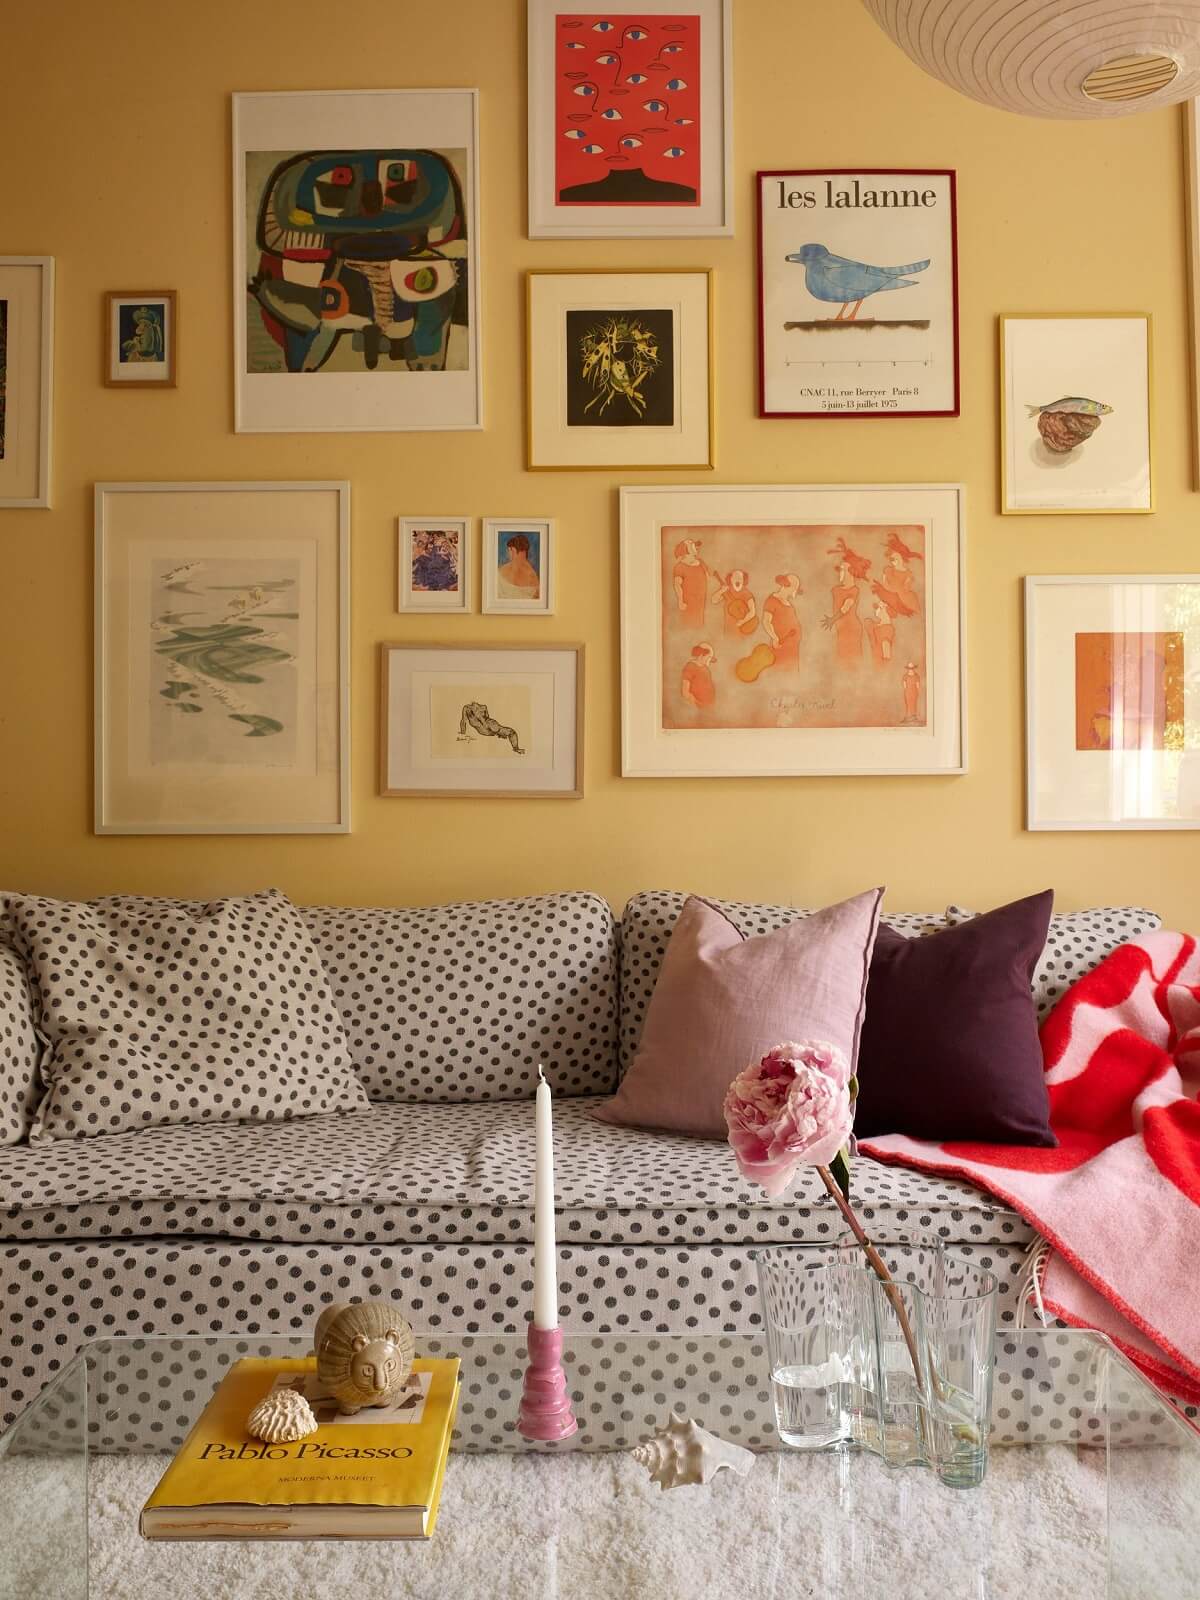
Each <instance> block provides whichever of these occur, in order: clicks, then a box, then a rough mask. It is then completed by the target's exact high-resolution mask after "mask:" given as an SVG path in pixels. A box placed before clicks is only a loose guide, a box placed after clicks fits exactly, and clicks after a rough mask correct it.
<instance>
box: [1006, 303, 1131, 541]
mask: <svg viewBox="0 0 1200 1600" xmlns="http://www.w3.org/2000/svg"><path fill="white" fill-rule="evenodd" d="M1150 343H1151V341H1150V318H1149V316H1148V315H1147V314H1146V313H1145V312H1103V311H1097V312H1087V311H1078V312H1075V311H1071V312H1047V313H1045V314H1042V313H1037V312H1023V313H1021V314H1020V315H1019V316H1003V317H1001V318H1000V484H1001V499H1000V509H1001V511H1002V512H1003V513H1004V514H1005V515H1007V516H1013V515H1016V516H1022V515H1024V516H1030V515H1033V516H1048V515H1055V514H1058V515H1068V514H1073V515H1076V516H1079V515H1087V514H1088V513H1092V514H1108V515H1111V514H1112V513H1114V512H1143V513H1145V512H1149V511H1153V510H1154V484H1153V475H1152V471H1151V425H1150V423H1151V399H1150V392H1151V384H1150V371H1151V355H1150Z"/></svg>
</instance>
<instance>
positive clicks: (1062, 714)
mask: <svg viewBox="0 0 1200 1600" xmlns="http://www.w3.org/2000/svg"><path fill="white" fill-rule="evenodd" d="M1198 667H1200V574H1197V573H1190V574H1178V573H1176V574H1171V573H1167V574H1153V575H1148V574H1144V573H1135V574H1130V575H1127V576H1121V575H1110V574H1102V575H1096V576H1091V575H1087V576H1085V575H1079V574H1074V573H1071V574H1065V575H1037V576H1033V577H1028V578H1026V579H1025V695H1026V710H1025V738H1026V804H1027V811H1026V826H1027V827H1028V828H1029V829H1031V830H1033V831H1037V830H1042V829H1056V830H1063V831H1075V830H1080V829H1106V830H1120V831H1122V832H1124V831H1127V830H1149V829H1158V830H1170V829H1182V828H1200V670H1198Z"/></svg>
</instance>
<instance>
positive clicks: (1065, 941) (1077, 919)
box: [946, 906, 1162, 1022]
mask: <svg viewBox="0 0 1200 1600" xmlns="http://www.w3.org/2000/svg"><path fill="white" fill-rule="evenodd" d="M977 915H978V912H975V911H968V910H967V909H966V908H965V907H964V906H947V908H946V916H947V918H948V919H949V920H950V921H951V922H964V921H966V920H967V919H968V918H970V917H974V916H977ZM1161 927H1162V918H1161V917H1159V916H1156V915H1155V914H1154V912H1153V911H1146V910H1143V909H1142V908H1141V907H1140V906H1095V907H1093V908H1092V910H1090V911H1060V912H1056V913H1055V915H1054V916H1052V917H1051V918H1050V932H1049V933H1048V934H1047V936H1046V947H1045V949H1044V950H1043V951H1042V958H1041V960H1040V961H1039V962H1038V964H1037V967H1036V968H1035V969H1034V974H1033V998H1034V1003H1035V1004H1036V1006H1037V1014H1038V1021H1039V1022H1044V1021H1045V1020H1046V1018H1047V1016H1049V1014H1050V1012H1051V1011H1052V1010H1053V1008H1054V1005H1055V1003H1056V1002H1057V1001H1058V1000H1060V999H1061V998H1062V996H1063V995H1064V994H1066V992H1067V990H1068V989H1069V988H1070V987H1071V985H1072V984H1073V983H1077V982H1078V981H1079V979H1080V978H1082V977H1083V975H1084V973H1085V972H1090V971H1091V970H1092V968H1093V967H1098V966H1099V965H1100V963H1101V962H1102V961H1103V960H1104V958H1105V956H1107V955H1111V954H1112V952H1113V951H1114V950H1116V949H1117V948H1118V947H1119V946H1121V945H1123V944H1127V943H1128V942H1129V940H1130V939H1136V938H1137V937H1138V935H1139V934H1142V933H1153V932H1154V931H1155V929H1156V928H1161Z"/></svg>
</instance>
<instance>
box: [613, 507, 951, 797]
mask: <svg viewBox="0 0 1200 1600" xmlns="http://www.w3.org/2000/svg"><path fill="white" fill-rule="evenodd" d="M963 499H964V496H963V489H962V487H961V485H957V484H837V485H834V484H824V485H820V484H818V485H809V484H804V485H783V484H752V485H749V486H745V487H733V486H726V485H720V486H714V487H711V488H710V487H704V488H700V487H694V486H690V485H678V486H671V487H666V486H662V487H653V488H643V487H626V488H623V489H622V490H621V706H622V712H621V749H622V768H621V770H622V772H623V773H624V775H625V776H627V777H678V778H707V777H814V776H830V775H839V776H840V775H859V774H861V775H871V776H876V775H901V774H912V773H939V774H941V773H945V774H950V773H959V772H963V771H965V770H966V734H965V709H964V708H965V696H964V668H963V663H964V651H963V527H964V519H963Z"/></svg>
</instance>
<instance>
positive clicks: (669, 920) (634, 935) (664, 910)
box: [621, 889, 948, 1077]
mask: <svg viewBox="0 0 1200 1600" xmlns="http://www.w3.org/2000/svg"><path fill="white" fill-rule="evenodd" d="M705 898H708V897H707V896H706V897H705ZM686 899H687V895H686V894H684V893H682V892H681V891H679V890H675V889H649V890H646V891H645V892H643V893H642V894H636V895H634V897H633V899H632V900H630V901H629V902H628V903H627V904H626V907H625V913H624V915H623V916H622V918H621V1076H622V1077H624V1075H625V1073H626V1072H627V1071H628V1070H629V1064H630V1062H631V1061H632V1060H633V1058H634V1056H635V1055H636V1054H637V1047H638V1042H639V1040H640V1039H641V1037H642V1026H643V1024H644V1023H645V1021H646V1008H647V1006H648V1005H649V1004H650V996H651V995H652V994H653V993H654V986H655V984H656V983H657V982H658V973H659V969H660V968H661V966H662V963H663V957H664V956H665V955H666V953H667V942H668V940H669V939H670V937H671V931H672V929H673V928H674V926H675V923H676V922H677V921H678V918H679V913H680V912H681V911H682V910H683V906H684V902H685V900H686ZM710 903H711V904H712V905H714V906H717V907H718V908H719V909H720V910H721V911H722V912H724V914H725V916H727V917H728V918H729V920H730V921H731V922H732V923H733V925H734V927H735V928H737V929H738V931H739V932H740V933H742V934H744V935H745V936H746V938H748V939H752V938H754V937H756V936H757V935H759V934H763V933H774V932H775V930H776V929H777V928H783V927H786V926H787V924H788V923H789V922H797V921H799V920H800V918H802V917H811V916H812V914H813V909H814V908H813V907H811V906H807V907H801V906H764V905H754V904H751V903H749V902H747V901H744V900H711V901H710ZM883 921H884V922H886V923H888V924H889V926H891V927H893V928H895V930H896V932H897V933H902V934H903V935H904V936H905V938H916V937H917V936H918V935H919V934H922V933H928V932H929V931H930V930H931V929H934V928H944V927H946V926H947V925H948V924H947V922H946V918H945V916H944V915H938V914H936V913H931V914H929V915H921V914H916V913H913V914H904V915H899V916H892V915H890V914H889V913H888V912H884V914H883Z"/></svg>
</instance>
